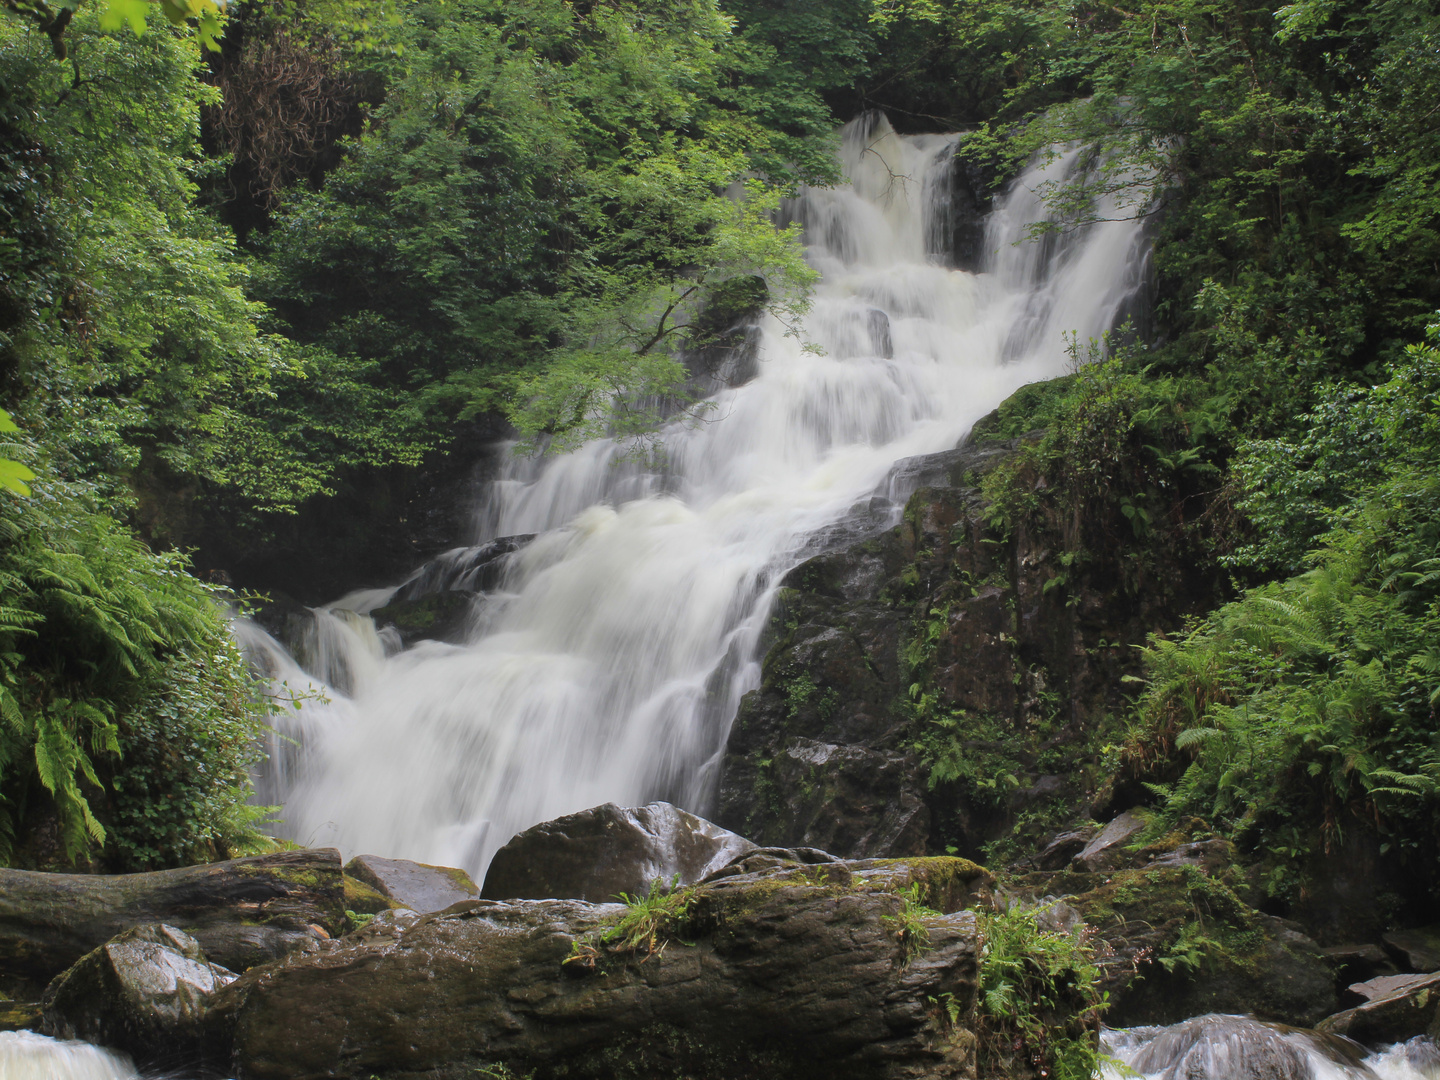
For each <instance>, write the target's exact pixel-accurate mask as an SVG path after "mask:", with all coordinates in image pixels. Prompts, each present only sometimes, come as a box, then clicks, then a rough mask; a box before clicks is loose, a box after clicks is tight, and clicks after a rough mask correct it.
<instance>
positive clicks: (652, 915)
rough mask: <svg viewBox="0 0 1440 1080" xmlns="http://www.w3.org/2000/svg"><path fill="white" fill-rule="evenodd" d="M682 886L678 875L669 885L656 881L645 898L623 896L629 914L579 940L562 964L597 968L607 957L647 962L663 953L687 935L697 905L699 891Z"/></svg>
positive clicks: (626, 912) (622, 900) (572, 946)
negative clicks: (692, 912)
mask: <svg viewBox="0 0 1440 1080" xmlns="http://www.w3.org/2000/svg"><path fill="white" fill-rule="evenodd" d="M679 883H680V875H679V874H676V875H675V877H674V878H673V879H672V880H671V881H670V883H669V885H666V883H665V882H663V881H661V880H660V879H659V878H656V879H655V880H654V881H652V882H651V883H650V890H649V891H648V892H647V893H645V894H644V895H643V896H631V895H629V894H628V893H621V894H619V896H618V897H617V899H618V900H620V901H621V902H622V903H623V904H624V905H625V908H626V910H625V913H624V914H623V915H621V916H620V918H619V919H618V920H617V921H616V922H615V923H614V924H612V925H610V926H607V927H606V928H605V929H603V930H600V931H597V932H596V933H595V934H593V935H591V936H590V937H588V938H582V939H578V940H576V941H575V942H574V944H572V945H571V948H570V955H569V956H567V957H566V958H565V959H564V960H563V961H561V963H562V964H574V965H575V966H576V967H580V968H587V969H594V968H596V967H598V966H599V963H600V961H602V960H603V959H604V957H605V956H607V955H612V956H619V957H621V958H622V959H638V960H639V961H640V962H641V963H643V962H644V961H646V960H648V959H649V958H650V957H652V956H654V955H656V954H657V953H660V952H663V951H664V949H665V946H666V945H667V944H668V943H669V942H670V940H671V939H673V938H675V937H676V936H678V935H679V934H681V933H683V932H684V928H685V925H686V920H687V918H688V916H689V912H690V907H691V905H692V904H693V903H694V902H695V890H694V889H693V888H684V889H681V888H679Z"/></svg>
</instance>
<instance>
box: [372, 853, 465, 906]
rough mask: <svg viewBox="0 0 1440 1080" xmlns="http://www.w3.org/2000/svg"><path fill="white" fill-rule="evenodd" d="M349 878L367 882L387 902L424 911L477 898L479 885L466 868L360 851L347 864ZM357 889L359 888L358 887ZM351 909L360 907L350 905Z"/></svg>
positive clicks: (390, 904) (388, 904)
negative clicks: (391, 857)
mask: <svg viewBox="0 0 1440 1080" xmlns="http://www.w3.org/2000/svg"><path fill="white" fill-rule="evenodd" d="M345 877H346V881H347V885H346V889H347V892H348V890H349V889H350V885H349V884H348V882H349V881H350V880H351V879H353V880H354V881H355V882H356V883H357V884H360V885H367V886H369V887H370V888H371V889H373V890H374V891H375V892H376V893H377V894H378V895H379V896H381V897H383V898H384V899H385V900H386V901H387V902H388V903H387V904H386V906H387V907H405V908H409V909H410V910H411V911H415V912H418V913H420V914H421V915H424V914H425V913H427V912H431V911H444V910H445V909H446V908H447V907H449V906H450V905H451V904H458V903H459V902H460V901H462V900H474V899H475V898H476V897H477V896H479V895H480V889H479V887H478V886H476V884H475V882H474V881H472V880H471V878H470V875H469V874H467V873H466V872H465V871H464V870H461V869H459V868H458V867H454V866H431V865H429V864H428V863H417V862H411V861H410V860H409V859H382V858H380V856H378V855H357V856H355V858H353V859H351V860H350V861H349V862H348V863H346V864H345ZM356 891H357V892H358V890H356ZM350 910H351V911H356V912H358V911H360V909H359V908H351V909H350Z"/></svg>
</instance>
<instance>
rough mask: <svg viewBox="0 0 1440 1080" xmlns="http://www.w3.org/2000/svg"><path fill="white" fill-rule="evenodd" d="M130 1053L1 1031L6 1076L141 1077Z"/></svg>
mask: <svg viewBox="0 0 1440 1080" xmlns="http://www.w3.org/2000/svg"><path fill="white" fill-rule="evenodd" d="M139 1076H140V1074H139V1073H137V1072H136V1071H135V1067H134V1066H133V1065H132V1064H131V1062H130V1059H129V1057H127V1056H126V1055H124V1054H117V1053H115V1052H114V1051H112V1050H103V1049H101V1048H100V1047H98V1046H91V1045H90V1044H89V1043H85V1042H62V1041H61V1040H59V1039H50V1038H46V1037H45V1036H44V1035H36V1034H35V1033H34V1032H31V1031H0V1078H3V1080H139Z"/></svg>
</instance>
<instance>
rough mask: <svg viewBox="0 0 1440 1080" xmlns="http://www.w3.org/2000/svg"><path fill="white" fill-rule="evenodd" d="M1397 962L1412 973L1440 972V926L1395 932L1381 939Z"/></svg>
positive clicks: (1419, 927)
mask: <svg viewBox="0 0 1440 1080" xmlns="http://www.w3.org/2000/svg"><path fill="white" fill-rule="evenodd" d="M1380 940H1381V941H1382V942H1384V944H1385V949H1386V951H1387V952H1389V953H1390V955H1391V956H1393V957H1395V959H1396V961H1397V962H1399V963H1400V964H1402V965H1404V966H1405V967H1406V968H1408V969H1409V970H1411V971H1421V972H1430V971H1440V926H1418V927H1415V928H1414V929H1412V930H1395V931H1392V932H1391V933H1388V934H1386V935H1385V936H1384V937H1382V938H1381V939H1380Z"/></svg>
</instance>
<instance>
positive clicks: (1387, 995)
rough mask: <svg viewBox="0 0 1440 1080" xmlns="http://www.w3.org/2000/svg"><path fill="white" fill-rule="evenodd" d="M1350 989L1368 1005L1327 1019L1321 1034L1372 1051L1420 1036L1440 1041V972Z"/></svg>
mask: <svg viewBox="0 0 1440 1080" xmlns="http://www.w3.org/2000/svg"><path fill="white" fill-rule="evenodd" d="M1350 989H1351V990H1352V991H1354V992H1355V993H1357V994H1359V995H1360V996H1361V997H1364V998H1366V999H1367V1000H1366V1001H1365V1003H1364V1004H1363V1005H1357V1006H1356V1007H1355V1008H1353V1009H1346V1010H1345V1011H1344V1012H1340V1013H1336V1014H1335V1015H1333V1016H1327V1017H1326V1018H1325V1019H1324V1020H1323V1021H1321V1022H1320V1024H1319V1025H1318V1029H1319V1030H1320V1031H1325V1032H1329V1033H1331V1034H1334V1035H1344V1036H1345V1037H1347V1038H1350V1039H1354V1040H1355V1041H1356V1042H1361V1043H1364V1044H1366V1045H1367V1046H1372V1047H1377V1046H1380V1045H1382V1044H1384V1043H1394V1042H1404V1041H1405V1040H1407V1039H1412V1038H1414V1037H1416V1036H1417V1035H1429V1036H1430V1037H1431V1038H1440V972H1434V973H1429V974H1421V975H1390V976H1384V977H1381V978H1378V979H1371V980H1369V982H1366V983H1358V984H1356V985H1354V986H1352V987H1350Z"/></svg>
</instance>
